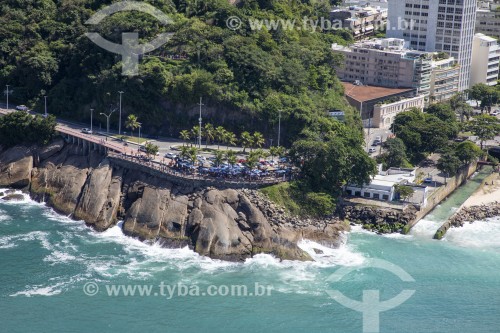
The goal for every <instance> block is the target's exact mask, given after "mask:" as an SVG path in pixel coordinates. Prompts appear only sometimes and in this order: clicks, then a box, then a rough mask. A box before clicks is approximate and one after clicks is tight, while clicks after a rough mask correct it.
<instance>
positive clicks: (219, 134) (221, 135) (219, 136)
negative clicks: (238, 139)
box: [215, 126, 226, 150]
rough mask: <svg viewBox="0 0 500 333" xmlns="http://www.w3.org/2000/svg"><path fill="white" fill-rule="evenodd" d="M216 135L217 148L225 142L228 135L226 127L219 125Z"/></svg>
mask: <svg viewBox="0 0 500 333" xmlns="http://www.w3.org/2000/svg"><path fill="white" fill-rule="evenodd" d="M215 137H216V138H217V150H218V149H219V148H220V143H221V142H224V140H225V137H226V129H225V128H224V127H222V126H217V128H216V129H215Z"/></svg>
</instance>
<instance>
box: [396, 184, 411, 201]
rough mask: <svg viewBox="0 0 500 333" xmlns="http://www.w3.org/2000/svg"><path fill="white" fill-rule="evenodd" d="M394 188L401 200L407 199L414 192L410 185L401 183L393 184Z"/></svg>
mask: <svg viewBox="0 0 500 333" xmlns="http://www.w3.org/2000/svg"><path fill="white" fill-rule="evenodd" d="M394 190H395V192H396V193H397V194H399V197H400V198H401V199H402V200H403V201H407V200H408V199H409V198H411V197H412V196H413V193H415V190H414V189H413V188H412V187H411V186H407V185H401V184H396V185H394Z"/></svg>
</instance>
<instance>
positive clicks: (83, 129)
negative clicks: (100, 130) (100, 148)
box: [82, 128, 92, 134]
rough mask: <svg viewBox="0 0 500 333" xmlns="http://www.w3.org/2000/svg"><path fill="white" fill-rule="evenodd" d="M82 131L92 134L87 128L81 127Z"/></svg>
mask: <svg viewBox="0 0 500 333" xmlns="http://www.w3.org/2000/svg"><path fill="white" fill-rule="evenodd" d="M82 133H85V134H92V131H91V130H90V129H89V128H82Z"/></svg>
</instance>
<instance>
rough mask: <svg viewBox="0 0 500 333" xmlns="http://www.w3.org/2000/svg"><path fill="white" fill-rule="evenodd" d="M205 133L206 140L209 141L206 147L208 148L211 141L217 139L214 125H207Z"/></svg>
mask: <svg viewBox="0 0 500 333" xmlns="http://www.w3.org/2000/svg"><path fill="white" fill-rule="evenodd" d="M203 132H204V133H205V138H206V139H207V141H206V147H207V148H208V144H209V143H210V141H213V140H214V139H215V128H214V125H212V124H206V125H205V128H204V131H203Z"/></svg>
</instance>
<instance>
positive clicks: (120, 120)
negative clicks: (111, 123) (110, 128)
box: [118, 91, 123, 135]
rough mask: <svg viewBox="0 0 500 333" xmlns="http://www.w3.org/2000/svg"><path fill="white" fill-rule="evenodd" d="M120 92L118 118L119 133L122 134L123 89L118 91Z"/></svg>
mask: <svg viewBox="0 0 500 333" xmlns="http://www.w3.org/2000/svg"><path fill="white" fill-rule="evenodd" d="M118 93H119V94H120V116H119V119H118V135H122V94H123V91H119V92H118Z"/></svg>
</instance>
